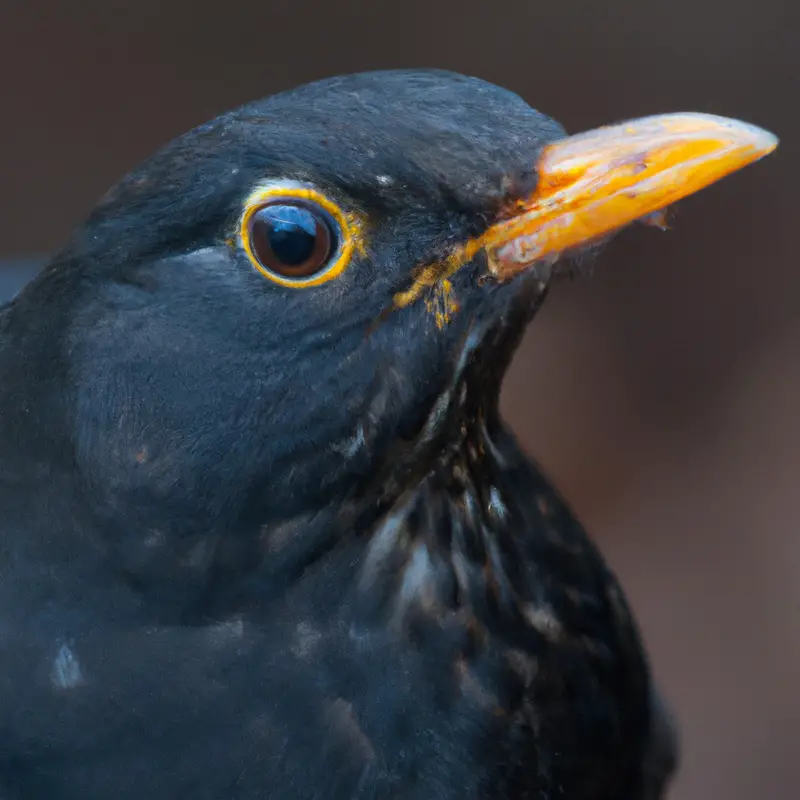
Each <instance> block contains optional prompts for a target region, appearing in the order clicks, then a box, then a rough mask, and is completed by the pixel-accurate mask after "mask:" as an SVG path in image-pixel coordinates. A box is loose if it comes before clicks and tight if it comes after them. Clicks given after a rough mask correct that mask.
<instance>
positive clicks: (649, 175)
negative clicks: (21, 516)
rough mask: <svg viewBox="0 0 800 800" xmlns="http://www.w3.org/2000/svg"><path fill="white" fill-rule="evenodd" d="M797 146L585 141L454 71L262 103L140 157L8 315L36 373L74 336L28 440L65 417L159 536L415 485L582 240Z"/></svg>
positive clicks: (641, 123) (369, 79)
mask: <svg viewBox="0 0 800 800" xmlns="http://www.w3.org/2000/svg"><path fill="white" fill-rule="evenodd" d="M775 144H776V140H775V139H774V137H773V136H771V135H770V134H768V133H766V132H765V131H762V130H760V129H758V128H755V127H752V126H749V125H745V124H743V123H739V122H734V121H731V120H726V119H722V118H718V117H712V116H706V115H696V114H676V115H667V116H663V117H653V118H649V119H645V120H638V121H633V122H629V123H625V124H621V125H617V126H613V127H608V128H601V129H598V130H596V131H593V132H590V133H587V134H583V135H579V136H572V137H568V136H567V135H566V133H565V132H564V130H563V129H562V128H561V127H560V126H559V125H558V124H557V123H556V122H554V121H553V120H551V119H549V118H548V117H546V116H544V115H543V114H541V113H539V112H538V111H535V110H534V109H532V108H531V107H530V106H529V105H528V104H527V103H525V102H524V101H523V100H522V99H520V98H519V97H518V96H516V95H515V94H512V93H511V92H509V91H506V90H504V89H501V88H498V87H496V86H493V85H491V84H489V83H486V82H484V81H481V80H478V79H474V78H468V77H463V76H459V75H454V74H450V73H443V72H428V71H411V72H409V71H398V72H383V73H371V74H361V75H354V76H348V77H341V78H335V79H330V80H325V81H321V82H318V83H314V84H311V85H307V86H304V87H302V88H299V89H295V90H293V91H289V92H286V93H283V94H279V95H276V96H274V97H271V98H269V99H267V100H264V101H261V102H256V103H253V104H251V105H247V106H245V107H243V108H240V109H238V110H235V111H233V112H231V113H228V114H225V115H223V116H221V117H219V118H217V119H215V120H214V121H212V122H210V123H208V124H205V125H202V126H200V127H199V128H197V129H195V130H193V131H191V132H190V133H188V134H186V135H185V136H183V137H181V138H179V139H177V140H176V141H175V142H173V143H172V144H170V145H168V146H167V147H166V148H165V149H163V150H162V151H161V152H160V153H158V154H156V155H155V156H154V157H153V158H151V159H150V160H149V161H147V162H146V163H145V164H144V165H143V166H142V167H141V168H139V169H137V170H135V171H134V172H133V173H131V174H130V175H129V176H128V177H126V178H125V179H124V180H123V181H122V182H121V183H120V184H119V185H118V186H117V187H116V188H114V189H113V190H112V191H111V192H109V194H108V195H107V196H106V197H105V198H104V199H103V200H102V201H101V203H100V204H99V205H98V207H97V208H96V209H95V211H94V212H93V213H92V214H91V216H90V217H89V219H88V220H87V221H86V223H85V224H84V225H82V226H81V227H80V228H79V229H78V230H77V231H76V232H75V234H74V235H73V237H72V239H71V240H70V242H69V243H68V245H67V246H66V248H65V249H64V250H63V251H62V253H61V254H60V255H58V256H57V257H56V258H55V259H53V261H52V262H51V264H50V265H49V267H48V268H47V269H46V270H45V271H44V273H43V274H42V275H41V276H40V277H39V278H38V280H36V281H35V282H34V283H33V284H32V285H31V286H30V287H28V289H27V290H26V291H25V292H23V293H22V295H21V296H20V297H18V298H17V300H16V301H15V303H14V304H13V306H12V307H10V308H9V309H8V310H7V311H6V312H5V314H6V317H7V318H9V319H10V318H12V317H14V316H17V317H18V318H19V319H20V320H24V324H21V325H20V326H19V327H18V329H19V330H21V331H22V333H20V334H19V336H18V339H19V341H18V342H17V343H16V344H15V346H14V347H13V348H12V349H13V350H14V352H15V354H16V355H14V356H13V357H14V358H16V359H17V360H18V367H19V369H20V370H25V369H32V367H30V366H25V363H23V362H24V361H25V358H24V354H25V352H26V346H25V344H24V343H25V342H28V343H31V344H33V345H34V346H36V347H37V348H38V351H39V353H40V354H41V353H44V352H46V353H49V354H50V355H49V357H48V358H43V357H42V356H41V355H40V357H39V359H38V361H37V363H38V364H40V365H45V366H44V368H43V371H42V373H41V374H40V375H39V376H38V382H37V384H36V385H37V396H36V397H33V398H20V399H19V407H20V414H19V416H18V418H17V422H16V423H15V424H18V426H19V427H18V430H19V432H18V433H17V434H16V438H17V439H18V440H19V441H20V442H21V445H20V446H21V447H22V445H23V444H24V445H25V447H27V450H28V452H30V453H35V451H36V448H35V447H34V446H33V445H32V444H31V441H32V438H36V437H50V438H53V437H58V438H59V440H60V442H61V452H62V453H63V454H64V462H63V463H64V465H67V466H68V468H69V470H70V471H71V472H72V473H73V474H74V475H77V476H79V480H80V482H81V485H82V486H83V487H84V489H85V496H86V498H87V499H88V505H90V506H91V507H92V508H93V509H95V512H96V514H97V515H98V517H99V518H105V519H108V520H112V519H116V520H118V519H120V515H121V514H122V515H123V516H122V518H124V519H125V521H126V523H127V524H129V525H131V526H132V527H134V528H136V529H137V530H139V531H141V532H142V534H141V536H142V539H144V538H146V536H147V533H146V532H147V531H152V530H153V529H154V528H157V529H158V530H161V531H163V530H175V531H180V532H185V531H189V530H197V529H198V527H200V528H203V529H204V530H212V529H213V530H215V529H218V528H219V526H220V525H224V524H233V521H234V520H241V519H243V518H245V517H246V518H249V519H252V520H254V521H258V523H259V524H261V525H263V524H265V523H269V524H274V525H277V524H279V523H280V522H281V521H282V520H286V519H291V518H297V517H300V516H303V515H306V516H308V515H313V514H317V513H318V512H319V511H320V509H323V508H326V507H337V508H339V507H341V504H342V503H343V502H345V501H346V500H347V499H348V498H352V497H353V496H354V495H357V494H358V493H359V491H360V487H364V486H365V485H367V484H370V485H374V484H375V482H376V481H379V482H380V484H381V486H384V487H390V488H387V489H386V492H387V493H391V492H394V493H396V494H399V493H402V491H403V490H404V488H405V487H406V486H407V485H408V484H409V483H410V482H413V481H414V480H418V479H419V477H420V476H421V475H424V474H425V473H426V472H428V471H430V470H431V469H432V468H433V465H435V463H437V460H438V459H441V458H442V457H443V453H446V452H447V451H448V448H449V447H451V446H452V445H453V442H455V441H457V440H459V437H461V438H463V437H464V436H467V435H468V433H465V431H468V429H469V428H470V427H471V426H473V425H478V424H482V422H481V421H482V420H485V419H486V418H491V417H493V416H494V415H495V413H496V401H497V396H498V393H499V389H500V383H501V380H502V376H503V372H504V370H505V367H506V365H507V364H508V361H509V359H510V355H511V353H512V351H513V348H514V346H515V345H516V343H517V341H518V340H519V338H520V335H521V332H522V330H523V328H524V326H525V324H526V323H527V322H528V320H529V319H530V318H531V317H532V316H533V314H534V312H535V310H536V309H537V308H538V306H539V304H540V302H541V300H542V298H543V297H544V295H545V293H546V291H547V288H548V286H549V285H550V283H551V281H552V280H553V279H554V277H556V276H558V275H559V274H561V273H563V272H564V270H565V268H566V267H565V266H564V265H568V264H569V263H570V259H571V258H574V256H575V254H580V253H583V252H585V251H586V250H587V249H591V248H593V247H594V246H595V245H596V244H597V243H598V242H600V241H602V240H603V239H605V238H607V237H608V236H609V235H610V234H611V233H613V232H614V231H616V230H618V229H619V228H621V227H622V226H624V225H626V224H628V223H630V222H633V221H634V220H637V219H640V218H643V217H647V215H650V214H652V213H653V212H657V211H658V210H660V209H663V208H664V207H666V206H667V205H669V204H671V203H673V202H674V201H676V200H678V199H680V198H681V197H683V196H685V195H687V194H690V193H691V192H694V191H696V190H697V189H699V188H702V187H703V186H705V185H707V184H709V183H711V182H712V181H714V180H716V179H718V178H720V177H722V176H724V175H726V174H728V173H730V172H732V171H734V170H735V169H737V168H739V167H741V166H744V165H745V164H747V163H750V162H752V161H755V160H756V159H758V158H759V157H761V156H763V155H764V154H766V153H768V152H770V151H771V150H772V149H773V148H774V147H775ZM31 307H33V308H34V311H35V313H31V310H30V309H31ZM6 327H7V328H8V329H9V330H11V329H14V326H13V325H11V324H9V325H7V326H6ZM65 386H67V387H68V391H65V390H64V387H65ZM48 387H50V389H48ZM56 397H57V398H58V399H57V400H56V399H55V398H56ZM24 419H29V420H31V421H32V422H33V423H34V424H33V425H32V426H29V427H28V428H27V429H26V428H25V426H24V425H23V424H22V423H21V422H20V420H22V421H23V422H24ZM33 429H35V431H36V433H35V436H34V435H33V434H30V431H31V430H33ZM23 430H27V431H28V434H27V436H28V438H27V439H24V437H23V433H22V431H23ZM56 431H57V432H56ZM50 452H52V450H51V451H50Z"/></svg>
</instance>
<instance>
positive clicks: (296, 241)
mask: <svg viewBox="0 0 800 800" xmlns="http://www.w3.org/2000/svg"><path fill="white" fill-rule="evenodd" d="M320 224H321V223H320V221H319V220H318V218H317V217H316V216H315V215H314V214H313V213H312V212H311V211H309V210H308V209H307V208H303V207H302V206H292V205H278V204H276V205H272V206H267V207H266V208H262V209H261V210H260V211H258V212H257V213H256V219H255V220H254V224H253V227H254V233H255V234H256V236H257V238H259V239H261V240H262V242H263V240H264V239H266V241H267V242H268V244H269V249H270V250H271V251H272V255H273V256H274V258H275V259H276V260H277V261H279V262H280V263H282V264H285V265H286V266H287V267H299V266H301V265H302V264H305V262H306V261H308V260H309V258H311V256H312V255H313V253H314V248H315V246H316V245H317V238H318V237H319V236H320V235H324V232H321V231H319V226H320Z"/></svg>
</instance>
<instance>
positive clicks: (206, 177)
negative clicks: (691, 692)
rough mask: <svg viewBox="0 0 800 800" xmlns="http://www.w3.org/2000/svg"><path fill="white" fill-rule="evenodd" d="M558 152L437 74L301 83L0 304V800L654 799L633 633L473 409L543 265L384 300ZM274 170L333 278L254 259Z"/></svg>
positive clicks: (563, 509)
mask: <svg viewBox="0 0 800 800" xmlns="http://www.w3.org/2000/svg"><path fill="white" fill-rule="evenodd" d="M563 136H564V132H563V130H562V129H561V128H560V127H559V126H558V125H557V124H556V123H554V122H552V121H551V120H549V119H548V118H546V117H544V116H543V115H541V114H539V113H537V112H536V111H534V110H532V109H531V108H530V107H528V106H527V105H526V104H525V103H524V102H523V101H522V100H520V99H519V98H518V97H516V96H515V95H513V94H511V93H509V92H506V91H504V90H501V89H498V88H497V87H494V86H491V85H489V84H486V83H484V82H481V81H478V80H475V79H470V78H464V77H460V76H455V75H451V74H447V73H439V72H394V73H378V74H368V75H359V76H351V77H345V78H338V79H334V80H328V81H323V82H321V83H317V84H312V85H310V86H306V87H303V88H301V89H298V90H295V91H292V92H288V93H285V94H281V95H278V96H275V97H273V98H270V99H268V100H265V101H263V102H259V103H255V104H252V105H249V106H246V107H244V108H242V109H239V110H236V111H234V112H232V113H230V114H227V115H225V116H222V117H220V118H218V119H216V120H214V121H213V122H211V123H209V124H207V125H204V126H202V127H200V128H198V129H196V130H194V131H192V132H191V133H189V134H187V135H186V136H184V137H182V138H180V139H178V140H177V141H176V142H174V143H173V144H171V145H169V146H168V147H166V148H165V149H164V150H163V151H162V152H160V153H158V154H157V155H156V156H154V157H153V158H152V159H151V160H150V161H148V162H147V163H146V164H144V166H142V167H141V168H140V169H138V170H136V171H135V172H133V173H132V174H131V175H129V176H128V177H127V178H125V179H124V180H123V181H122V182H121V183H120V185H119V186H118V187H117V188H115V189H114V190H112V191H111V192H110V193H109V194H108V196H107V197H105V198H104V199H103V200H102V202H101V203H100V205H99V206H98V207H97V209H96V210H95V211H94V212H93V214H92V215H91V216H90V218H89V219H88V220H87V222H86V223H85V224H84V225H82V226H81V227H79V228H78V229H77V230H76V232H75V234H74V235H73V237H72V238H71V240H70V241H69V242H68V243H67V245H66V247H65V248H64V250H63V251H62V252H61V253H60V254H58V255H57V256H56V257H55V258H53V260H52V261H51V263H50V264H49V265H48V267H47V268H46V269H45V270H44V272H43V273H42V274H41V275H40V276H39V277H38V278H37V279H36V280H35V281H34V282H33V283H32V284H31V285H29V286H28V287H27V288H26V289H25V290H24V291H23V292H22V293H21V294H20V295H19V296H18V297H17V298H16V299H15V300H14V301H13V302H12V303H10V304H9V305H7V306H5V307H4V308H3V309H2V311H0V376H2V380H0V507H1V508H2V514H1V515H0V644H1V646H0V708H2V713H0V797H2V798H3V800H11V799H12V798H14V799H17V798H19V799H20V800H22V799H23V798H24V800H38V799H39V798H48V800H50V799H52V798H58V800H107V798H112V797H113V798H115V800H129V799H130V800H132V799H133V798H137V800H138V799H139V798H144V797H148V798H153V800H159V799H161V798H178V797H192V798H194V799H195V800H203V799H204V798H209V799H210V798H215V799H217V798H226V799H230V800H234V799H238V798H266V797H274V798H404V800H411V798H420V799H421V798H425V800H433V798H441V799H442V800H443V799H444V798H458V799H459V800H469V799H470V798H474V799H476V800H477V798H559V797H563V798H569V800H644V799H645V798H656V797H658V796H659V795H660V792H661V790H662V786H663V784H664V782H665V781H666V779H667V777H668V775H669V774H670V771H671V768H672V762H673V760H674V741H673V736H672V734H671V731H670V728H669V726H668V724H667V723H666V717H665V715H664V712H663V710H662V709H661V706H660V704H659V703H658V701H657V699H656V693H655V692H654V689H653V687H652V682H651V679H650V677H649V672H648V666H647V663H646V659H645V656H644V654H643V651H642V647H641V644H640V641H639V637H638V635H637V632H636V628H635V624H634V622H633V620H632V618H631V615H630V612H629V611H628V608H627V606H626V604H625V601H624V599H623V597H622V594H621V591H620V589H619V587H618V585H617V582H616V581H615V579H614V577H613V575H612V574H611V573H610V572H609V570H608V569H607V568H606V566H605V565H604V563H603V560H602V558H601V556H600V555H599V554H598V552H597V551H596V549H595V548H594V547H593V545H592V544H591V543H590V542H589V540H588V539H587V537H586V535H585V534H584V531H583V530H582V528H581V526H580V525H579V523H578V522H577V521H576V520H575V518H574V516H573V515H572V513H571V512H570V510H569V509H568V507H567V506H565V504H564V503H563V502H562V500H561V499H560V498H559V497H558V496H557V494H556V493H555V492H554V490H553V489H552V488H551V487H550V485H549V484H548V482H547V480H546V479H545V478H544V477H543V476H542V474H541V472H540V471H539V469H538V468H537V467H536V466H534V465H533V464H532V463H531V461H530V460H529V459H528V458H527V457H526V456H525V455H524V454H523V453H522V452H521V450H520V448H519V447H518V445H517V444H516V443H515V441H514V438H513V436H512V434H511V433H510V432H509V431H508V430H507V428H506V427H505V426H504V424H503V423H502V422H501V420H500V418H499V414H498V407H497V400H498V393H499V390H500V385H501V382H502V378H503V374H504V371H505V369H506V366H507V364H508V362H509V360H510V357H511V355H512V353H513V351H514V348H515V346H516V344H517V342H518V341H519V338H520V336H521V335H522V332H523V330H524V328H525V325H526V323H527V322H528V321H529V320H530V318H531V317H532V316H533V314H534V313H535V311H536V309H537V308H538V307H539V304H540V302H541V301H542V299H543V297H544V295H545V293H546V290H547V284H548V281H549V275H550V274H554V271H553V270H548V271H547V273H546V274H545V273H544V272H539V271H537V270H531V271H528V272H526V273H524V274H522V275H521V276H520V277H518V278H515V279H513V280H510V281H506V282H498V281H494V280H485V279H484V278H485V273H486V258H485V255H484V254H482V253H478V254H477V255H475V256H474V257H473V258H471V259H470V260H469V261H468V263H466V264H464V266H462V267H461V269H459V270H458V271H456V272H455V273H454V274H452V275H451V276H450V277H449V280H450V282H451V285H452V295H453V297H455V298H456V300H457V308H456V307H455V306H453V307H452V308H450V310H449V311H448V312H447V314H446V316H447V319H446V321H445V322H444V323H443V322H442V319H441V317H437V314H436V313H435V311H436V309H435V308H434V306H436V302H438V301H435V300H434V301H432V300H430V299H428V298H427V297H424V298H421V299H419V300H418V301H417V302H411V303H408V304H406V305H404V306H403V307H396V303H395V302H394V298H396V296H397V295H398V293H400V292H403V291H404V290H406V289H407V288H408V286H409V285H410V284H411V283H412V282H413V280H414V276H415V275H416V274H418V273H415V272H414V270H415V268H418V267H420V266H424V265H430V264H433V263H437V262H441V261H442V260H443V259H446V258H447V256H448V254H449V253H451V252H452V250H453V248H454V247H457V246H459V244H460V243H462V242H464V241H467V240H469V239H470V238H472V237H475V236H479V235H480V234H481V232H482V231H483V230H485V228H486V227H487V225H489V224H490V222H491V221H492V220H493V219H495V218H496V216H497V215H498V213H500V212H501V210H502V208H503V207H505V206H506V205H507V204H508V203H509V202H510V201H513V200H514V199H516V198H523V197H526V196H528V195H529V194H530V192H531V191H533V190H534V189H535V187H536V183H537V175H536V172H535V170H534V169H533V168H532V165H534V164H535V163H536V158H537V155H538V154H539V153H540V151H541V149H542V147H543V146H544V145H546V144H548V143H549V142H551V141H555V140H558V139H560V138H562V137H563ZM269 181H295V182H302V183H304V184H305V183H310V184H313V185H314V186H315V187H316V188H317V189H318V190H319V191H321V192H323V193H324V194H325V195H326V196H328V197H330V198H332V199H333V201H334V202H335V203H337V204H338V205H339V206H341V207H342V208H345V209H347V210H348V211H351V212H352V213H354V214H356V215H358V218H359V219H360V220H363V225H364V237H363V238H364V246H363V250H361V251H358V252H356V253H355V254H354V256H353V260H352V263H351V264H350V265H349V266H348V267H347V269H345V270H344V272H343V273H342V274H341V275H340V276H339V277H337V278H336V279H335V280H331V281H329V282H327V283H324V284H322V285H319V286H314V287H310V288H307V289H303V290H298V289H294V288H287V287H284V286H280V285H277V284H276V283H273V282H270V281H269V280H266V279H265V278H264V276H263V275H261V274H260V273H259V272H258V271H257V270H255V269H253V267H252V265H251V263H250V262H249V260H248V258H247V256H246V254H245V253H244V252H243V249H242V247H241V246H240V242H239V241H238V239H237V236H238V234H237V225H238V221H239V219H240V217H241V213H242V207H243V204H244V203H245V201H246V199H247V197H248V196H249V195H250V194H251V192H252V191H253V188H254V187H256V186H258V185H261V184H263V183H264V182H269ZM557 271H558V270H557V269H556V270H555V273H557ZM440 299H441V298H440Z"/></svg>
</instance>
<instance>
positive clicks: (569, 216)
mask: <svg viewBox="0 0 800 800" xmlns="http://www.w3.org/2000/svg"><path fill="white" fill-rule="evenodd" d="M777 145H778V140H777V138H776V137H775V136H774V135H773V134H771V133H769V132H768V131H765V130H762V129H761V128H757V127H755V126H754V125H748V124H746V123H744V122H738V121H736V120H732V119H726V118H724V117H716V116H712V115H710V114H689V113H687V114H666V115H661V116H655V117H646V118H644V119H638V120H634V121H631V122H625V123H622V124H620V125H613V126H610V127H605V128H598V129H597V130H594V131H590V132H589V133H583V134H579V135H577V136H570V137H568V138H566V139H563V140H561V141H559V142H556V143H555V144H551V145H549V146H548V147H545V148H544V150H543V151H542V154H541V156H540V158H539V162H538V165H537V169H538V174H539V182H538V186H537V189H536V192H535V193H534V194H533V195H532V196H531V197H530V198H527V199H525V200H522V201H521V202H520V203H519V204H518V205H517V206H516V207H515V208H512V209H510V213H509V216H508V217H507V218H506V219H504V220H502V221H500V222H498V223H496V224H494V225H493V226H492V227H490V228H489V230H487V231H486V232H485V233H484V234H483V235H482V236H481V237H480V243H479V244H480V246H482V247H483V248H485V249H486V252H487V254H488V256H489V267H490V270H491V272H492V274H494V275H495V276H496V277H497V278H499V279H507V278H511V277H513V276H514V275H516V274H518V273H520V272H522V271H523V270H525V269H526V268H527V267H530V266H532V265H534V264H536V263H537V262H541V261H543V260H548V261H551V260H554V259H555V258H557V257H558V255H559V254H560V253H563V252H564V251H567V250H570V249H572V248H574V247H579V246H582V245H585V244H588V243H590V242H593V241H597V240H599V239H602V238H604V237H606V236H608V235H609V234H610V233H612V232H614V231H616V230H618V229H619V228H621V227H623V226H624V225H627V224H629V223H631V222H634V221H635V220H638V219H641V218H643V217H646V216H647V215H650V214H653V213H654V212H658V211H659V210H661V209H665V208H666V207H667V206H669V205H671V204H672V203H674V202H675V201H677V200H680V199H681V198H683V197H686V196H687V195H690V194H693V193H694V192H696V191H698V190H700V189H703V188H704V187H706V186H708V185H709V184H712V183H714V182H715V181H718V180H719V179H720V178H724V177H725V176H726V175H729V174H730V173H732V172H735V171H736V170H738V169H741V168H742V167H745V166H747V165H748V164H751V163H753V162H754V161H757V160H758V159H760V158H762V157H763V156H765V155H767V154H768V153H771V152H772V151H773V150H774V149H775V148H776V147H777ZM476 244H478V242H476Z"/></svg>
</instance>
